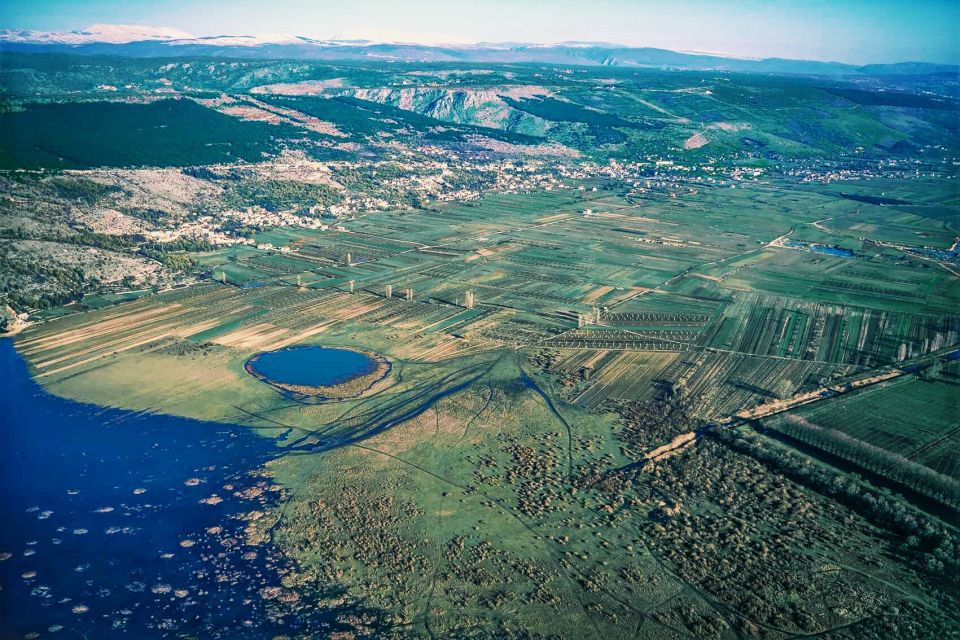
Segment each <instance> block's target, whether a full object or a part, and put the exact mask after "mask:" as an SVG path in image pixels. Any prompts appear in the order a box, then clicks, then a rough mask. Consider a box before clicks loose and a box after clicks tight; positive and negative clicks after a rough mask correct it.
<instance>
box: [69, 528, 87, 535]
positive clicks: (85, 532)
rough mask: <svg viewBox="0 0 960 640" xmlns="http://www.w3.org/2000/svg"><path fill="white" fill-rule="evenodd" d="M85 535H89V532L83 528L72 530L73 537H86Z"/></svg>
mask: <svg viewBox="0 0 960 640" xmlns="http://www.w3.org/2000/svg"><path fill="white" fill-rule="evenodd" d="M87 533H89V530H88V529H84V528H80V529H74V530H73V535H75V536H83V535H86V534H87Z"/></svg>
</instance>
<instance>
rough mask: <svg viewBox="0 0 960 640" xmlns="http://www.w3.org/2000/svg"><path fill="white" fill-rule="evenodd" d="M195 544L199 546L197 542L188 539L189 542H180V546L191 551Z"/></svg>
mask: <svg viewBox="0 0 960 640" xmlns="http://www.w3.org/2000/svg"><path fill="white" fill-rule="evenodd" d="M195 544H197V543H196V541H195V540H190V539H189V538H188V539H187V540H181V541H180V546H181V547H183V548H184V549H189V548H190V547H192V546H193V545H195Z"/></svg>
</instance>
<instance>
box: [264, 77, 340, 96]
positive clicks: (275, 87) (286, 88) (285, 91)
mask: <svg viewBox="0 0 960 640" xmlns="http://www.w3.org/2000/svg"><path fill="white" fill-rule="evenodd" d="M344 86H345V83H344V79H343V78H331V79H329V80H304V81H303V82H277V83H275V84H264V85H260V86H259V87H254V88H252V89H250V93H260V94H273V95H285V96H317V95H320V94H322V93H324V92H325V91H327V90H328V89H340V88H342V87H344Z"/></svg>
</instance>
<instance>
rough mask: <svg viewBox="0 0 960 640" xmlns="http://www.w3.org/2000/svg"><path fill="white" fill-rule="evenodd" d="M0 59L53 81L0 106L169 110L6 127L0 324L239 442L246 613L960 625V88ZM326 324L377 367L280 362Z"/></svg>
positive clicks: (91, 376) (108, 389)
mask: <svg viewBox="0 0 960 640" xmlns="http://www.w3.org/2000/svg"><path fill="white" fill-rule="evenodd" d="M8 59H9V60H10V61H11V64H12V65H14V67H15V68H26V67H29V68H30V69H32V73H33V74H34V75H35V77H36V78H37V82H38V83H39V84H38V85H37V87H36V88H35V89H34V90H33V91H34V94H31V95H28V94H27V93H25V92H24V90H23V88H22V87H21V88H20V89H18V85H17V84H16V83H15V82H14V80H12V79H11V78H9V77H8V78H7V80H6V87H7V88H8V90H9V91H8V92H9V93H10V95H11V96H12V98H11V103H10V109H8V110H6V111H4V113H3V116H2V117H3V118H4V121H5V122H6V121H9V122H11V123H16V122H28V123H33V124H32V125H31V126H41V125H37V124H36V123H37V122H40V121H41V120H42V119H44V118H53V117H54V115H56V113H59V112H67V115H69V116H70V118H75V119H80V120H82V121H84V122H88V121H95V122H107V123H109V127H107V128H105V129H103V130H102V131H101V134H102V135H103V136H123V135H128V134H129V135H132V134H130V132H131V131H133V130H140V129H142V128H143V127H144V123H145V122H146V123H151V122H152V123H154V124H156V128H158V129H165V130H166V134H162V132H161V133H158V132H157V131H155V130H153V129H150V130H148V131H147V132H146V133H144V134H143V136H144V137H143V139H142V141H143V146H142V147H137V148H130V149H128V150H127V151H126V152H125V154H123V155H122V156H121V155H117V153H116V152H115V148H116V145H115V144H114V142H112V141H110V140H106V141H103V142H102V144H100V145H92V144H91V143H90V140H89V139H88V138H89V136H90V135H92V134H91V133H90V130H87V129H83V128H76V130H73V129H71V130H66V131H60V130H54V129H51V133H50V136H51V140H46V139H44V141H43V144H39V143H38V142H37V141H36V140H33V139H31V138H30V135H29V130H27V129H23V130H18V131H17V133H16V135H7V134H0V143H2V144H0V161H2V162H3V163H4V164H5V166H6V165H9V166H11V167H16V168H18V169H21V171H11V172H5V173H4V174H3V175H2V176H0V180H2V181H3V184H4V185H5V194H6V195H5V196H4V198H3V200H2V201H0V228H2V230H3V237H2V238H0V243H2V246H3V247H4V253H0V258H3V259H4V262H2V263H0V264H3V265H5V266H4V270H3V276H4V278H3V280H2V281H0V285H3V287H4V289H3V291H4V298H3V300H4V305H3V307H5V308H3V309H2V312H3V314H4V315H3V321H4V322H5V325H4V326H5V327H7V328H8V329H15V334H14V336H13V338H12V341H13V346H14V347H15V349H16V351H17V353H18V354H19V356H20V357H22V358H23V360H24V361H25V362H26V366H27V367H28V369H29V373H30V374H31V376H32V377H33V379H34V380H35V381H36V382H37V383H39V384H40V385H42V387H43V388H44V389H45V390H46V391H47V392H49V393H50V394H53V396H56V397H57V398H64V399H68V400H73V401H77V402H82V403H92V405H96V406H99V407H104V408H106V409H104V411H120V410H123V411H125V412H133V413H125V414H124V415H133V416H138V415H143V416H155V415H162V416H165V417H167V416H174V417H178V418H184V419H190V420H193V421H205V422H208V423H216V424H218V425H219V426H224V425H233V426H239V427H242V428H244V430H245V431H250V432H252V433H254V434H256V436H257V438H258V440H257V441H258V442H260V443H261V444H262V445H263V448H264V449H266V450H267V452H266V453H263V455H262V456H260V457H256V458H255V459H253V458H252V459H253V460H254V461H253V462H251V463H250V464H251V465H252V467H253V468H252V469H250V470H248V471H251V472H253V473H254V474H255V477H256V482H257V483H258V484H256V485H255V486H254V487H253V489H252V493H245V492H247V491H248V488H247V487H244V488H242V489H239V488H238V489H237V490H236V491H237V493H238V494H243V495H241V498H243V499H246V498H244V496H254V498H255V499H256V500H257V501H256V502H255V504H254V503H252V506H251V507H250V508H245V510H240V508H239V507H238V508H237V509H238V511H237V513H238V514H240V515H237V516H236V517H233V516H231V518H232V520H231V521H232V522H234V524H237V522H238V521H239V522H241V523H242V531H243V534H242V535H239V534H238V535H237V536H236V537H235V538H231V540H235V542H233V543H231V545H234V546H238V547H239V549H238V550H240V551H244V552H249V553H254V555H256V553H261V554H262V555H266V551H265V549H267V548H269V549H270V550H271V552H270V553H274V552H275V553H276V554H277V556H276V557H277V558H282V563H283V564H282V565H281V564H280V563H281V560H277V566H282V571H279V572H276V574H273V573H270V574H267V573H266V572H261V573H259V574H257V580H258V582H256V583H255V586H250V585H253V584H254V583H250V585H248V587H249V588H248V591H249V593H245V594H244V596H243V600H242V602H241V604H239V605H236V606H237V607H239V609H240V610H242V611H243V612H260V611H261V608H265V610H266V611H268V612H272V613H270V614H263V617H262V618H257V617H254V613H248V614H247V615H249V617H250V619H251V620H261V619H267V618H269V619H270V620H271V621H272V623H273V624H274V625H275V626H271V627H262V629H267V628H269V629H271V633H273V631H277V629H278V627H277V626H276V625H278V624H279V625H280V627H279V629H280V630H283V626H282V625H283V623H284V621H285V620H294V619H299V620H304V621H307V620H309V622H303V624H301V625H300V626H297V625H292V624H291V625H290V627H289V633H283V634H281V633H280V632H279V631H277V635H278V636H281V635H284V636H285V635H289V636H290V637H303V638H310V637H333V638H337V639H338V640H346V639H347V638H373V637H378V638H379V637H396V638H611V639H612V638H617V639H620V638H623V639H624V640H627V639H632V638H650V639H654V638H656V639H659V638H678V639H681V638H724V639H725V638H754V637H757V638H769V639H786V638H799V637H825V638H876V639H881V638H938V639H941V638H952V637H957V636H958V634H960V614H958V611H960V608H958V606H957V605H958V594H960V584H958V582H957V576H958V575H960V538H958V529H957V522H958V520H957V514H958V509H960V457H958V453H957V452H958V451H960V446H958V445H960V431H958V424H960V422H958V421H960V410H958V403H957V388H958V384H960V368H958V362H960V360H958V359H957V354H958V349H960V313H958V308H960V307H958V303H960V259H958V254H957V248H956V247H957V245H956V240H957V237H958V236H960V227H958V218H957V215H958V199H957V188H956V185H955V182H956V160H955V158H956V157H957V156H956V148H955V147H956V144H955V140H953V139H952V138H951V137H950V135H949V125H947V124H944V121H943V113H942V112H943V111H944V109H948V110H949V109H955V105H954V103H952V102H950V101H946V102H942V101H934V102H930V103H929V104H928V103H927V102H922V101H921V103H920V104H921V106H916V105H913V106H908V107H907V106H903V105H901V104H899V103H897V104H886V103H884V102H883V100H881V98H882V97H883V95H882V94H883V92H874V93H870V92H867V95H866V96H865V95H864V94H861V93H856V91H860V90H854V89H852V88H850V86H848V85H847V83H845V82H841V81H840V80H836V79H831V80H829V81H827V80H814V79H809V78H768V77H766V76H740V75H737V74H715V73H712V72H709V73H708V72H674V73H668V72H660V71H656V70H647V71H636V72H634V71H626V70H623V69H616V68H613V69H610V70H607V69H603V72H602V73H601V72H600V71H599V70H590V71H582V74H583V77H578V76H576V75H574V74H573V72H572V71H569V70H564V69H559V70H558V69H557V68H553V67H550V68H548V67H529V68H528V67H526V66H523V65H519V66H516V67H511V68H510V69H506V68H500V67H496V66H495V65H494V66H493V68H492V69H487V68H484V69H480V68H479V67H476V68H474V66H471V67H470V69H467V70H464V69H459V68H458V67H457V66H452V65H449V64H446V65H441V64H438V65H425V66H423V68H421V67H420V66H417V65H409V66H406V65H398V67H397V68H385V67H382V66H377V65H360V64H357V65H353V64H338V65H333V64H325V63H324V64H321V63H309V64H308V63H304V64H303V65H301V66H302V68H301V67H289V66H287V65H286V64H285V63H281V62H276V61H245V62H237V61H234V62H232V63H230V62H222V61H217V62H212V61H208V64H205V65H202V66H201V65H197V66H195V67H184V66H182V64H183V63H182V61H181V62H170V63H169V66H166V65H164V70H163V71H162V72H161V71H159V70H158V65H157V64H156V61H153V62H150V61H144V60H137V61H131V60H127V61H126V62H124V65H125V66H124V73H126V74H128V75H129V76H130V77H131V78H134V79H137V82H138V83H139V84H138V85H137V86H139V87H141V89H139V90H135V89H123V90H119V91H118V95H121V96H123V97H125V98H129V100H128V101H125V102H120V101H116V102H113V101H111V102H109V105H110V106H109V108H107V109H106V110H104V111H100V110H99V109H100V107H98V106H97V105H101V106H102V105H103V104H108V103H107V102H104V101H103V96H102V95H101V94H100V93H98V92H101V91H102V90H100V89H99V88H95V87H97V86H98V85H99V84H101V83H102V82H103V81H104V80H103V76H102V75H98V74H102V73H105V72H104V71H102V70H101V71H98V70H97V67H96V65H93V66H92V67H88V66H86V65H79V64H76V65H75V64H73V63H70V64H67V63H66V62H63V63H62V64H63V65H64V67H63V68H59V67H57V69H58V71H57V73H54V72H53V71H52V70H51V65H52V66H54V67H56V65H57V63H56V61H51V60H45V59H44V60H41V59H39V58H37V59H34V58H32V57H31V56H27V55H10V56H8ZM230 65H233V66H230ZM461 66H463V65H461ZM466 66H470V65H466ZM490 66H491V65H486V67H490ZM414 67H416V68H414ZM480 71H483V73H480ZM468 72H469V73H468ZM487 72H489V73H487ZM11 73H12V72H11V71H10V70H9V68H8V69H5V70H4V71H2V72H0V78H2V77H4V74H6V75H8V76H9V75H11ZM161 73H162V74H163V75H162V77H163V78H164V79H165V81H166V82H165V83H163V87H164V88H167V89H170V91H172V92H173V93H175V94H176V97H168V96H166V95H163V96H160V97H158V96H156V95H153V93H152V90H147V89H143V87H152V86H153V84H151V83H158V82H159V80H158V78H159V77H160V74H161ZM414 73H421V74H423V73H425V74H428V75H429V78H428V79H429V80H430V82H429V83H427V82H426V81H424V80H417V82H421V83H422V84H423V86H420V85H417V86H416V87H415V88H413V89H411V90H410V91H412V94H411V95H412V96H413V98H411V100H409V101H406V100H404V101H401V100H400V98H399V97H398V95H399V94H397V95H395V93H394V92H399V91H401V89H400V87H406V86H407V83H409V82H412V81H411V78H420V77H421V76H418V75H413V74H414ZM577 73H581V71H578V72H577ZM307 76H309V77H307ZM491 76H493V77H494V78H495V79H496V80H497V82H496V83H494V84H493V85H491V80H490V77H491ZM264 78H270V79H272V80H275V82H270V83H268V82H266V80H264ZM344 78H346V80H344ZM67 80H69V82H67ZM334 80H336V82H334ZM318 82H320V83H321V84H322V83H323V82H328V83H329V84H327V85H323V87H324V88H323V90H322V91H320V90H319V89H316V87H317V86H319V85H317V84H316V83H318ZM902 82H903V83H907V82H908V81H907V80H906V79H904V80H902ZM916 82H917V83H919V82H920V81H919V80H917V81H916ZM931 82H932V81H931ZM65 86H67V87H70V86H76V87H80V89H76V90H77V91H79V92H80V94H81V96H82V97H83V99H82V100H81V99H76V100H74V99H70V100H67V99H62V98H63V95H64V93H63V91H65ZM438 87H439V88H438ZM901 88H903V87H901ZM911 88H912V89H916V86H913V85H911ZM521 89H522V90H521ZM404 90H405V89H404ZM308 91H309V92H313V93H317V92H318V91H319V94H322V95H313V94H311V95H307V94H306V93H305V92H308ZM438 91H439V92H446V93H452V94H454V95H456V94H457V93H458V92H461V93H462V92H466V93H468V94H470V96H472V99H474V100H487V101H489V104H486V110H485V111H483V113H478V112H474V111H470V110H469V109H468V108H467V107H463V108H460V109H459V110H458V109H453V110H452V111H441V110H440V107H439V106H437V105H438V104H441V103H438V102H437V101H436V100H434V99H433V98H436V96H434V93H435V92H438ZM838 91H840V93H837V92H838ZM844 91H854V93H843V92H844ZM916 91H917V92H919V89H916ZM167 93H169V92H168V91H164V94H167ZM128 94H129V95H128ZM404 95H407V94H404ZM431 96H432V97H431ZM491 96H492V97H491ZM870 96H873V98H871V99H868V98H870ZM878 96H879V97H878ZM147 98H149V99H147ZM36 100H41V102H42V103H43V104H41V103H39V102H38V103H36V104H35V103H34V101H36ZM458 100H460V101H459V102H456V101H455V102H454V103H455V104H456V105H461V103H462V102H464V100H463V97H462V96H461V97H460V98H459V99H458ZM467 102H468V103H469V101H467ZM887 102H889V100H887ZM928 102H929V101H928ZM442 104H447V103H442ZM470 104H473V103H470ZM922 105H926V106H922ZM931 105H932V106H931ZM461 106H462V105H461ZM764 106H773V107H774V108H771V109H769V110H767V109H763V108H761V107H764ZM14 107H16V108H14ZM494 107H495V108H494ZM755 107H757V108H755ZM818 109H819V110H820V111H817V110H818ZM814 112H815V113H817V114H821V113H822V112H827V113H831V114H832V117H830V118H824V117H821V116H820V115H817V117H816V118H814V117H813V115H811V114H812V113H814ZM91 113H92V114H93V115H94V116H95V118H93V120H89V119H90V118H92V117H93V116H91ZM197 114H202V116H198V115H197ZM61 115H62V114H61ZM70 118H67V119H65V120H62V123H67V124H69V122H71V121H72V120H70ZM198 118H199V119H198ZM197 122H200V123H201V124H203V129H204V131H203V135H202V136H198V137H196V138H195V139H193V140H192V141H191V145H194V144H195V145H197V148H193V147H191V146H190V145H187V146H184V145H178V144H176V140H175V139H174V138H175V137H176V136H188V137H189V136H190V135H191V131H192V127H193V124H191V123H194V124H195V123H197ZM804 122H805V123H807V126H804V127H800V126H799V125H798V123H804ZM813 122H816V123H817V124H810V123H813ZM131 123H132V124H131ZM67 124H63V125H62V126H64V127H66V126H67ZM58 126H61V125H58ZM198 126H199V125H198ZM41 128H42V127H41ZM148 129H149V128H148ZM938 131H939V132H940V134H941V135H940V136H939V137H938V136H935V135H934V133H936V132H938ZM944 132H947V133H944ZM157 136H159V137H157ZM171 136H174V137H171ZM696 136H700V137H698V138H696V139H694V138H695V137H696ZM158 140H159V142H158ZM902 140H911V141H913V143H914V146H913V147H910V149H908V150H907V151H904V149H903V145H900V146H897V147H896V150H897V151H896V152H895V151H894V150H892V149H893V148H894V146H895V145H896V143H897V141H902ZM155 142H156V144H154V143H155ZM854 148H857V149H859V151H855V152H854V151H851V149H854ZM40 168H43V169H45V170H44V171H39V170H38V169H40ZM26 202H36V203H38V204H37V206H36V207H33V208H31V209H30V210H29V211H28V210H27V207H26V206H25V204H24V203H26ZM118 230H119V231H118ZM21 315H22V317H21ZM304 347H308V348H313V349H317V348H319V349H320V350H327V351H326V353H328V355H329V354H330V353H332V351H330V350H336V352H337V353H340V354H341V355H342V354H344V353H346V354H352V355H353V356H356V357H357V358H358V361H357V362H354V363H353V364H351V365H350V366H349V367H347V368H350V367H354V369H352V372H353V374H354V375H343V376H340V377H338V376H336V375H332V374H331V375H330V376H328V377H324V378H300V377H295V378H291V379H287V380H284V379H282V378H278V377H277V376H275V375H272V373H271V374H268V373H267V372H265V371H261V370H258V369H257V365H258V363H263V364H266V363H267V361H268V360H269V359H270V358H272V357H274V356H277V355H278V354H284V353H296V352H297V350H298V349H302V348H304ZM360 360H363V362H360ZM298 366H302V368H303V370H304V371H311V372H315V371H316V370H319V369H323V372H324V373H325V374H326V373H328V372H327V370H326V369H324V367H326V366H327V365H324V364H311V365H309V366H308V365H298ZM330 367H331V368H333V365H330ZM190 424H200V423H192V422H191V423H190ZM197 428H199V427H197ZM35 433H36V437H37V438H43V436H44V435H45V433H44V426H43V424H39V425H36V429H35ZM222 444H223V441H219V440H218V441H215V442H213V443H212V444H209V446H210V447H211V452H210V456H211V460H210V466H211V467H215V466H216V465H217V464H218V463H217V462H216V454H217V451H216V450H217V449H218V447H219V446H221V445H222ZM205 446H208V445H205ZM227 449H230V447H229V446H227ZM258 452H259V450H258ZM210 473H213V471H210ZM217 473H219V472H217ZM211 477H212V476H211ZM198 482H199V481H198ZM217 482H220V483H221V484H223V483H226V482H230V483H232V482H233V481H232V480H230V479H229V478H226V479H218V480H217ZM231 486H232V484H231ZM237 486H238V487H239V486H240V485H239V484H238V485H237ZM221 491H226V490H221ZM231 491H232V490H231ZM258 491H259V493H258ZM254 494H255V495H254ZM231 495H232V493H231ZM263 495H266V496H269V497H270V499H266V498H263V499H261V496H263ZM205 499H209V498H205ZM232 508H233V506H232V505H231V509H232ZM251 509H252V510H254V511H255V512H256V514H257V515H256V516H255V517H253V516H250V515H249V514H250V513H252V511H251ZM243 514H246V515H243ZM234 515H236V514H234ZM217 535H219V533H218V534H217ZM217 544H219V542H218V543H217ZM248 547H249V549H248ZM7 551H8V550H7V549H0V552H7ZM14 551H16V550H14ZM214 555H215V554H214ZM241 557H242V556H241ZM270 557H271V558H272V557H273V556H270ZM231 575H232V576H233V577H232V578H231V579H236V580H237V581H238V582H240V581H242V579H243V575H244V574H243V573H242V572H240V573H238V574H231ZM17 584H18V585H19V584H20V583H19V582H18V583H17ZM163 584H166V583H163ZM28 586H31V587H32V583H30V584H28ZM4 588H5V589H7V586H6V585H5V586H4ZM18 588H19V587H18ZM163 595H166V592H164V594H163ZM0 597H2V596H0ZM253 603H256V605H254V604H253ZM188 612H189V611H188ZM311 612H313V613H316V612H323V613H324V615H326V617H325V618H323V616H321V617H322V618H323V619H322V620H320V621H315V620H312V619H310V617H309V616H310V614H311ZM181 613H182V615H183V617H184V619H186V618H187V617H188V616H187V614H186V613H183V612H182V611H181ZM257 615H260V613H257ZM271 616H272V617H271ZM171 624H172V623H171ZM251 624H253V623H251ZM314 624H316V626H312V625H314ZM171 629H180V631H181V632H183V633H187V632H188V631H189V629H188V630H186V631H185V630H184V627H177V626H176V625H174V627H171ZM256 629H258V630H259V629H261V627H256ZM238 633H239V632H238ZM250 633H253V632H252V631H251V632H250ZM264 633H265V632H264ZM237 637H242V636H237ZM251 637H255V636H251ZM270 637H272V636H270Z"/></svg>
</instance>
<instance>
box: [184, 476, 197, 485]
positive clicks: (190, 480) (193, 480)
mask: <svg viewBox="0 0 960 640" xmlns="http://www.w3.org/2000/svg"><path fill="white" fill-rule="evenodd" d="M183 484H185V485H187V486H188V487H195V486H197V485H198V484H200V478H188V479H187V480H184V482H183Z"/></svg>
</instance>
